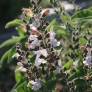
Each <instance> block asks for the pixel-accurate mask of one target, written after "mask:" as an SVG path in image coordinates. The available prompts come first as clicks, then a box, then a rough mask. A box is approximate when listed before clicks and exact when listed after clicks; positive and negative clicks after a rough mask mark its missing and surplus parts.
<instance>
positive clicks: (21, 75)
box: [15, 70, 24, 83]
mask: <svg viewBox="0 0 92 92" xmlns="http://www.w3.org/2000/svg"><path fill="white" fill-rule="evenodd" d="M15 80H16V82H17V83H19V82H20V81H22V80H24V75H23V74H22V73H20V72H19V71H17V70H15Z"/></svg>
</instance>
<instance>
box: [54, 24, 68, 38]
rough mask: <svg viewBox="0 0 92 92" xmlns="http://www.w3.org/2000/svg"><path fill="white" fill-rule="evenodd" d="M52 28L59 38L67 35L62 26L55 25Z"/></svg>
mask: <svg viewBox="0 0 92 92" xmlns="http://www.w3.org/2000/svg"><path fill="white" fill-rule="evenodd" d="M54 30H55V32H56V36H57V38H58V39H61V38H62V37H63V38H65V37H67V36H68V32H67V31H66V29H64V28H62V27H59V26H56V27H55V28H54Z"/></svg>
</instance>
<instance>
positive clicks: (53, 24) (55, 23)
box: [46, 19, 58, 31]
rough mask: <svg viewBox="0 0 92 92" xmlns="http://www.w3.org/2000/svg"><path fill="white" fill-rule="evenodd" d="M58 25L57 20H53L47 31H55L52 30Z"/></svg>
mask: <svg viewBox="0 0 92 92" xmlns="http://www.w3.org/2000/svg"><path fill="white" fill-rule="evenodd" d="M57 25H58V23H57V22H56V20H55V19H54V20H52V21H51V23H50V24H49V25H48V26H47V28H46V30H47V31H53V30H51V28H52V26H53V27H55V26H57Z"/></svg>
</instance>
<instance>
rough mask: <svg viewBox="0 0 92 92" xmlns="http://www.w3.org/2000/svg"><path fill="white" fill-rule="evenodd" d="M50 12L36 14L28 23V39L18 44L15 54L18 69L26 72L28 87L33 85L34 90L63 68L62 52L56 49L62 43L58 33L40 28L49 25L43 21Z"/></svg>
mask: <svg viewBox="0 0 92 92" xmlns="http://www.w3.org/2000/svg"><path fill="white" fill-rule="evenodd" d="M48 12H49V9H47V10H45V11H42V12H41V15H40V16H38V15H34V17H33V20H32V21H31V23H29V24H27V30H26V31H25V32H26V34H27V36H28V39H27V42H26V43H25V46H22V44H17V45H16V51H17V53H16V54H15V55H14V56H13V57H16V59H17V61H18V62H17V65H18V68H17V71H20V72H23V73H24V74H25V76H26V77H27V79H28V80H29V82H28V87H29V86H31V87H32V89H33V90H34V91H37V90H39V89H40V88H41V87H42V85H43V81H44V80H47V79H49V78H50V77H51V76H52V75H53V74H54V76H55V75H57V74H60V73H61V69H62V64H61V60H60V58H59V55H60V52H59V51H57V50H56V48H57V47H59V46H60V45H61V43H60V41H59V40H57V38H56V33H55V32H54V30H53V31H49V32H48V31H47V30H45V31H42V30H40V28H42V27H43V26H44V27H46V26H47V24H46V23H47V21H46V20H45V23H43V22H44V18H45V16H48ZM23 13H24V12H23ZM43 15H44V16H43ZM44 24H46V25H44ZM42 29H44V28H42ZM31 55H32V56H31ZM52 77H53V76H52Z"/></svg>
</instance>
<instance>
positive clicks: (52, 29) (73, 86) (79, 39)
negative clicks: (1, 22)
mask: <svg viewBox="0 0 92 92" xmlns="http://www.w3.org/2000/svg"><path fill="white" fill-rule="evenodd" d="M30 2H31V7H30V8H23V9H22V14H21V16H20V17H19V18H18V19H15V20H13V21H11V22H9V23H7V25H6V28H9V27H15V29H16V30H17V31H18V33H19V35H18V36H13V37H12V38H11V39H9V40H8V41H6V42H4V43H3V44H1V46H0V48H4V47H5V48H10V49H9V50H8V51H7V52H6V53H5V54H4V55H3V56H2V58H1V62H0V63H1V64H3V62H4V64H5V61H7V62H8V63H9V61H11V59H12V62H17V66H16V69H15V79H16V85H15V86H14V87H13V89H12V90H11V92H92V26H91V25H92V8H88V9H84V10H79V8H75V10H73V12H74V13H73V14H72V15H71V14H70V13H68V12H67V11H65V10H64V8H63V6H62V4H61V3H60V1H59V0H56V1H55V0H51V1H50V2H51V4H50V7H51V8H45V9H43V8H42V7H41V5H40V2H41V0H31V1H30Z"/></svg>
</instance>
